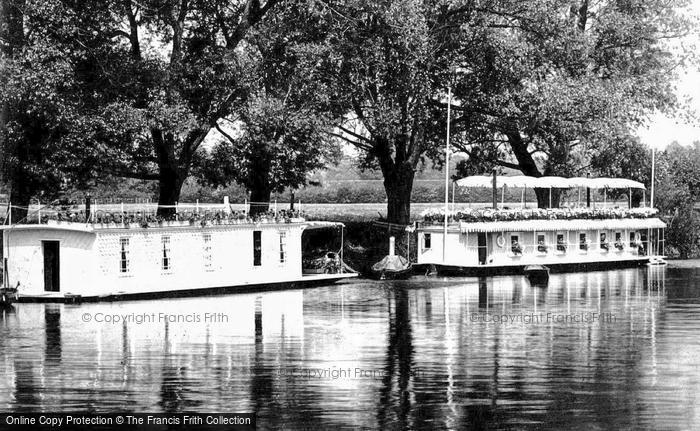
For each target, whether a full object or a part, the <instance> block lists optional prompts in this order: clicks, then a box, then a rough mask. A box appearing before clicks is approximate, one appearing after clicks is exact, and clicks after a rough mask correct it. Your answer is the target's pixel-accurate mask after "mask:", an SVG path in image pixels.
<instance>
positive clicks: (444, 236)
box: [442, 85, 452, 263]
mask: <svg viewBox="0 0 700 431" xmlns="http://www.w3.org/2000/svg"><path fill="white" fill-rule="evenodd" d="M451 107H452V86H451V85H448V86H447V139H446V140H445V217H443V218H444V222H443V230H442V262H443V263H445V262H446V261H447V213H448V210H449V204H450V193H449V188H450V114H451V110H450V108H451Z"/></svg>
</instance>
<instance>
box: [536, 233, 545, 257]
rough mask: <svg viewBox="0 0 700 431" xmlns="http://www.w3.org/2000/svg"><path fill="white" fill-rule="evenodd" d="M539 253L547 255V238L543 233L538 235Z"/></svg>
mask: <svg viewBox="0 0 700 431" xmlns="http://www.w3.org/2000/svg"><path fill="white" fill-rule="evenodd" d="M537 251H539V252H540V253H547V236H546V235H545V234H543V233H538V234H537Z"/></svg>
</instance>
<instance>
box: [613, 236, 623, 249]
mask: <svg viewBox="0 0 700 431" xmlns="http://www.w3.org/2000/svg"><path fill="white" fill-rule="evenodd" d="M615 248H616V249H618V250H622V249H623V248H625V245H624V244H623V243H622V232H615Z"/></svg>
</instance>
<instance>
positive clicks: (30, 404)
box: [14, 360, 41, 412]
mask: <svg viewBox="0 0 700 431" xmlns="http://www.w3.org/2000/svg"><path fill="white" fill-rule="evenodd" d="M34 380H35V379H34V366H33V365H32V363H31V362H30V361H23V360H15V394H14V395H15V396H14V399H15V404H16V405H17V408H16V409H15V410H21V411H24V412H27V411H32V410H34V409H35V408H36V406H38V405H40V404H41V400H40V399H39V395H38V394H37V392H38V391H39V387H38V386H37V385H36V383H35V382H34Z"/></svg>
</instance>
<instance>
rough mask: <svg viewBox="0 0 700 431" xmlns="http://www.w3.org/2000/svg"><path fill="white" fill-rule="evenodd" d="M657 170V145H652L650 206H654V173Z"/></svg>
mask: <svg viewBox="0 0 700 431" xmlns="http://www.w3.org/2000/svg"><path fill="white" fill-rule="evenodd" d="M655 171H656V147H651V198H650V200H649V201H650V202H649V206H651V207H652V208H654V175H655V173H656V172H655Z"/></svg>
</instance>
